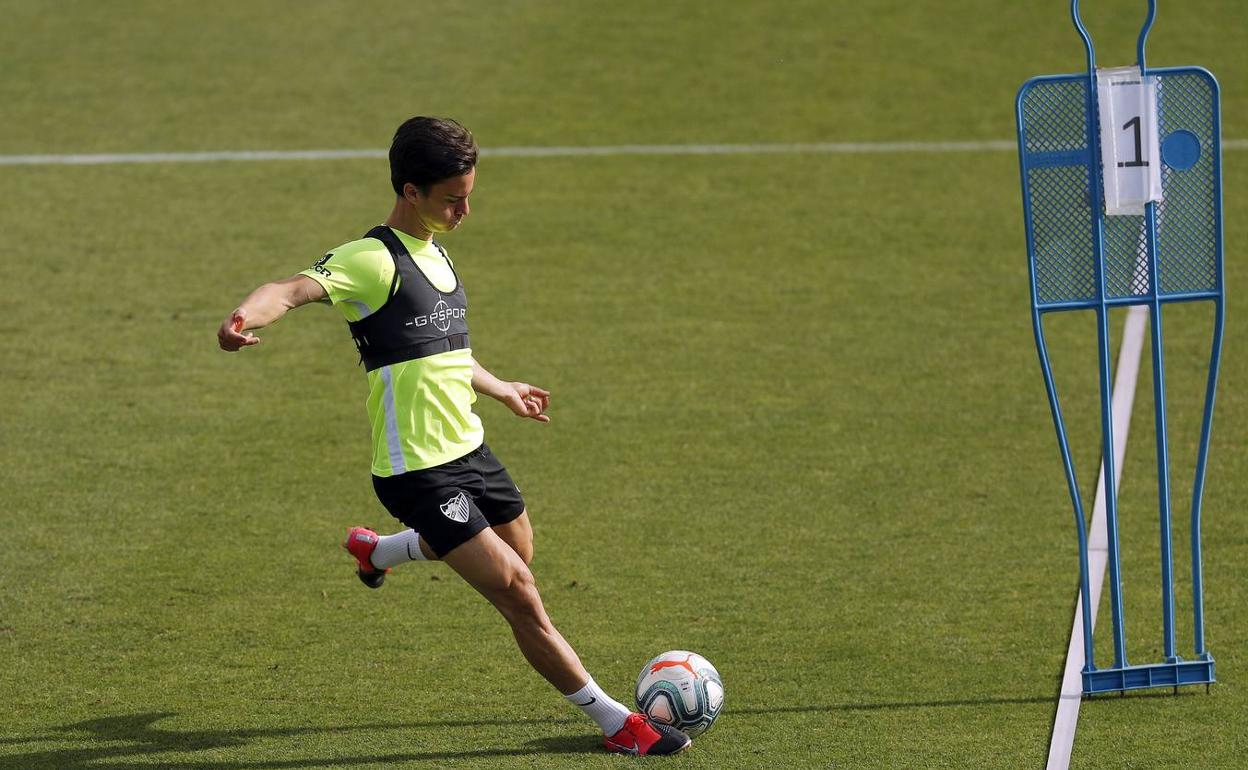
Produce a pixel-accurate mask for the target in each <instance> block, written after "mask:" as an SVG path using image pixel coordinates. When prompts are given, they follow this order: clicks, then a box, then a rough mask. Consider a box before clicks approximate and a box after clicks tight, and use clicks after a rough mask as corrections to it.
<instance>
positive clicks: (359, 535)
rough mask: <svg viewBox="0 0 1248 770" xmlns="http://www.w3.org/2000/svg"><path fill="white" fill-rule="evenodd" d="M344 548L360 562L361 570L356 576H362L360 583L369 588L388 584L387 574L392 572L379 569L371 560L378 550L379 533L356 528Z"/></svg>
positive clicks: (351, 532) (349, 535)
mask: <svg viewBox="0 0 1248 770" xmlns="http://www.w3.org/2000/svg"><path fill="white" fill-rule="evenodd" d="M342 547H343V548H345V549H347V552H348V553H350V554H351V555H352V556H354V557H355V560H356V561H357V562H359V569H357V570H356V573H355V574H357V575H359V576H360V582H361V583H363V584H364V585H366V586H368V587H369V588H381V584H382V583H384V582H386V573H387V572H389V571H390V570H388V569H377V568H376V567H374V566H373V562H372V561H371V559H370V558H369V557H371V556H372V555H373V551H375V550H376V549H377V533H376V532H374V531H372V530H371V529H365V528H364V527H355V528H353V529H352V530H351V531H350V532H348V533H347V539H346V540H345V541H344V542H343V544H342Z"/></svg>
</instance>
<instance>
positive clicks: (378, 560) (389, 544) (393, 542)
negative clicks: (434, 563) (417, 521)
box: [369, 529, 425, 569]
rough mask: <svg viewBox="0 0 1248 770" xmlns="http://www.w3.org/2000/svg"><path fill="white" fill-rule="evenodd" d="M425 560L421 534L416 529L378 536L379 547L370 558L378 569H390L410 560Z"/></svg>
mask: <svg viewBox="0 0 1248 770" xmlns="http://www.w3.org/2000/svg"><path fill="white" fill-rule="evenodd" d="M424 560H425V554H424V553H422V552H421V550H420V535H419V533H417V532H416V530H414V529H405V530H403V531H402V532H399V533H398V534H395V535H382V536H381V537H379V538H377V548H375V549H374V550H373V555H372V557H370V558H369V561H371V562H372V563H373V566H374V567H376V568H377V569H390V568H391V567H397V566H398V565H400V564H404V563H406V562H409V561H424Z"/></svg>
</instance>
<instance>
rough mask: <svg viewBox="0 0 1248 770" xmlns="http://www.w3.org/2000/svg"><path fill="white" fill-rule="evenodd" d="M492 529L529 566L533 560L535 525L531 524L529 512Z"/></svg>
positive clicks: (522, 512) (524, 512)
mask: <svg viewBox="0 0 1248 770" xmlns="http://www.w3.org/2000/svg"><path fill="white" fill-rule="evenodd" d="M491 529H493V530H494V532H496V533H497V534H498V536H499V537H500V538H502V539H503V542H504V543H506V544H507V545H509V546H511V550H513V551H515V552H516V553H517V554H519V556H520V558H521V559H523V560H524V563H525V564H528V563H529V562H530V561H532V559H533V525H532V524H531V523H529V513H528V511H521V512H520V515H519V516H517V517H516V518H514V519H512V520H511V521H509V522H506V523H505V524H496V525H494V526H493V527H492V528H491Z"/></svg>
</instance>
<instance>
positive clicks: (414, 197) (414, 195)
mask: <svg viewBox="0 0 1248 770" xmlns="http://www.w3.org/2000/svg"><path fill="white" fill-rule="evenodd" d="M403 197H404V198H406V199H407V202H408V203H411V204H412V205H416V204H417V203H419V202H420V199H422V198H424V197H425V195H424V193H422V192H421V191H420V188H419V187H417V186H416V185H414V184H412V183H411V182H407V183H406V184H404V185H403Z"/></svg>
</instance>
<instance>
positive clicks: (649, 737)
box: [602, 714, 693, 756]
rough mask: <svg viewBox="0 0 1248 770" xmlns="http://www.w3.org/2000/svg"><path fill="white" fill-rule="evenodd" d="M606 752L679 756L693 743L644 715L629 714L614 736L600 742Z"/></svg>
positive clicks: (679, 733) (679, 732) (675, 730)
mask: <svg viewBox="0 0 1248 770" xmlns="http://www.w3.org/2000/svg"><path fill="white" fill-rule="evenodd" d="M602 742H603V744H605V745H606V747H607V750H609V751H614V752H615V753H617V754H643V755H647V756H649V755H655V756H659V755H662V754H679V753H680V752H682V751H684V750H685V749H687V748H689V744H690V743H693V741H691V740H689V736H688V735H685V734H684V733H682V732H681V731H680V730H677V729H676V728H675V727H668V726H667V725H664V724H659V723H658V722H656V721H654V720H653V719H650V718H649V717H647V716H646V715H645V714H629V715H628V718H627V719H625V720H624V726H623V727H622V728H620V731H619V732H618V733H616V734H615V735H608V736H606V737H605V738H603V740H602Z"/></svg>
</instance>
